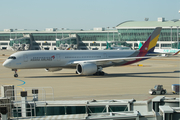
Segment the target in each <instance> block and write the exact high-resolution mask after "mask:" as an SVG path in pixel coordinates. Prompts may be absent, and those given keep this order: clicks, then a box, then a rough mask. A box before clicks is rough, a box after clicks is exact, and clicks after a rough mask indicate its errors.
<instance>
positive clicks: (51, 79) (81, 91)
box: [0, 51, 180, 100]
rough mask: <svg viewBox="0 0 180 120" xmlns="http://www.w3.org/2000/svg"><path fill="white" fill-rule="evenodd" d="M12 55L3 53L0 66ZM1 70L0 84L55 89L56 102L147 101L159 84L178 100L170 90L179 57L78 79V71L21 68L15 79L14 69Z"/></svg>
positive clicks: (178, 77)
mask: <svg viewBox="0 0 180 120" xmlns="http://www.w3.org/2000/svg"><path fill="white" fill-rule="evenodd" d="M12 53H13V52H12V51H0V64H2V63H3V62H4V61H5V59H6V58H8V56H9V55H10V54H12ZM4 55H5V56H4ZM137 64H143V66H141V67H140V66H137ZM0 71H1V72H0V85H15V88H18V89H20V90H24V89H25V88H27V87H34V88H38V87H41V88H42V87H47V88H48V87H52V88H53V90H54V98H55V100H92V99H97V100H101V99H131V98H134V99H136V100H148V99H152V98H153V97H155V96H154V95H153V96H152V95H149V94H148V91H149V89H151V88H153V87H154V85H156V84H162V85H163V86H164V88H165V89H166V90H167V92H168V93H167V94H166V95H163V96H167V97H179V95H174V94H172V90H171V85H172V84H179V82H180V56H179V55H178V56H175V57H171V58H170V57H168V58H158V59H157V58H153V59H149V60H145V61H142V62H139V63H136V64H132V65H129V66H123V67H122V66H121V67H119V66H118V67H109V68H105V69H103V71H104V72H105V73H107V74H106V75H104V76H79V75H77V74H75V69H63V70H62V71H58V72H53V73H52V72H46V71H45V70H44V69H21V70H18V75H19V77H18V78H14V77H13V76H14V72H13V71H11V69H7V68H5V67H3V66H2V65H0ZM50 91H51V90H50ZM47 93H48V92H47ZM47 99H48V97H47Z"/></svg>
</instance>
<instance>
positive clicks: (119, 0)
mask: <svg viewBox="0 0 180 120" xmlns="http://www.w3.org/2000/svg"><path fill="white" fill-rule="evenodd" d="M179 10H180V0H1V1H0V30H3V29H38V30H44V29H45V28H58V29H61V28H69V29H84V30H88V29H93V28H94V27H104V28H107V27H110V28H112V27H115V26H117V25H118V24H119V23H122V22H125V21H128V20H134V21H144V18H149V21H157V18H158V17H164V18H165V20H172V19H180V13H179V12H178V11H179Z"/></svg>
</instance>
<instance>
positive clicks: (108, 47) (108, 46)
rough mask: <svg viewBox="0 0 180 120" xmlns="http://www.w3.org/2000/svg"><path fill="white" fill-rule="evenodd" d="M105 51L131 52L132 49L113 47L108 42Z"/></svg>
mask: <svg viewBox="0 0 180 120" xmlns="http://www.w3.org/2000/svg"><path fill="white" fill-rule="evenodd" d="M105 50H131V48H130V47H125V46H123V47H111V45H110V44H109V43H108V42H107V41H106V48H105Z"/></svg>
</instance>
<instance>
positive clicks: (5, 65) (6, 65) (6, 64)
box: [3, 61, 11, 68]
mask: <svg viewBox="0 0 180 120" xmlns="http://www.w3.org/2000/svg"><path fill="white" fill-rule="evenodd" d="M3 66H4V67H7V68H9V67H10V66H11V63H10V62H8V61H5V62H4V63H3Z"/></svg>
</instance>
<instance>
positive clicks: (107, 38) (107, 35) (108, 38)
mask: <svg viewBox="0 0 180 120" xmlns="http://www.w3.org/2000/svg"><path fill="white" fill-rule="evenodd" d="M107 29H108V35H107V41H109V27H107Z"/></svg>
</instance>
